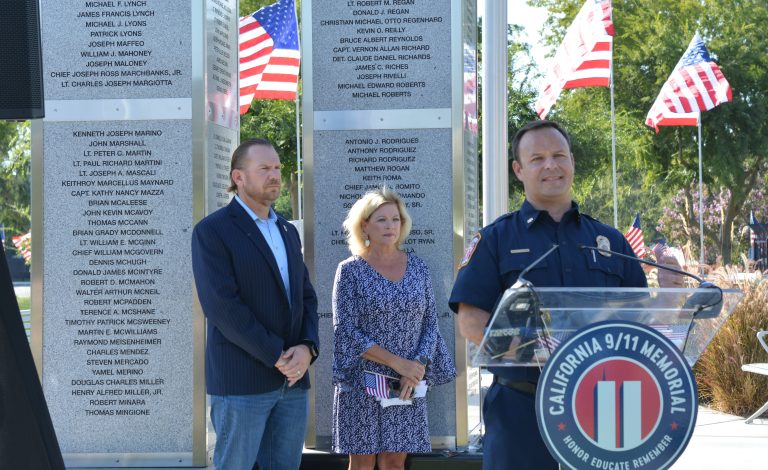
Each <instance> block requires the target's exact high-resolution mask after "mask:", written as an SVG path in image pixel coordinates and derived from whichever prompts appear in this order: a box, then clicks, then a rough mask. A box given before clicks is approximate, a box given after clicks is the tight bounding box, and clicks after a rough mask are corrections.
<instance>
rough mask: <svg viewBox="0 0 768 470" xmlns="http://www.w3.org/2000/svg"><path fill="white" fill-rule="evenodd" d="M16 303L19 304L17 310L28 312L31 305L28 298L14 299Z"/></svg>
mask: <svg viewBox="0 0 768 470" xmlns="http://www.w3.org/2000/svg"><path fill="white" fill-rule="evenodd" d="M16 301H17V302H18V303H19V310H29V309H30V306H31V304H32V302H31V299H30V298H29V297H16Z"/></svg>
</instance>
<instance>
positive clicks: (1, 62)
mask: <svg viewBox="0 0 768 470" xmlns="http://www.w3.org/2000/svg"><path fill="white" fill-rule="evenodd" d="M42 117H45V108H44V100H43V60H42V57H41V52H40V10H39V6H38V0H4V1H3V2H2V12H0V119H37V118H42Z"/></svg>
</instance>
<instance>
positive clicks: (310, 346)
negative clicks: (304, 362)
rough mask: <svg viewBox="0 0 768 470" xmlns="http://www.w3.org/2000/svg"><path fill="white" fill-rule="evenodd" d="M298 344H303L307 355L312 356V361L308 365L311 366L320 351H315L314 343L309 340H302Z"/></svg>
mask: <svg viewBox="0 0 768 470" xmlns="http://www.w3.org/2000/svg"><path fill="white" fill-rule="evenodd" d="M300 344H303V345H304V346H306V347H307V349H309V355H310V356H312V360H311V361H310V362H309V363H310V364H312V363H313V362H315V359H317V356H319V355H320V351H319V350H318V349H317V345H316V344H315V342H314V341H310V340H304V341H302V342H301V343H300Z"/></svg>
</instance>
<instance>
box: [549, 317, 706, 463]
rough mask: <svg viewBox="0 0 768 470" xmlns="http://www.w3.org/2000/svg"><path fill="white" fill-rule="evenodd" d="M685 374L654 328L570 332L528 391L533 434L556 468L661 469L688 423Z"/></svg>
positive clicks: (693, 394)
mask: <svg viewBox="0 0 768 470" xmlns="http://www.w3.org/2000/svg"><path fill="white" fill-rule="evenodd" d="M697 408H698V396H697V391H696V381H695V380H694V378H693V373H692V372H691V368H690V367H689V366H688V363H687V361H686V360H685V358H684V357H683V355H682V354H681V353H680V351H679V350H678V349H677V348H676V347H675V345H674V344H672V342H671V341H669V340H668V339H667V338H665V337H664V336H662V335H661V334H660V333H658V332H657V331H656V330H654V329H651V328H649V327H646V326H643V325H640V324H638V323H633V322H624V321H606V322H600V323H595V324H593V325H590V326H587V327H586V328H583V329H581V330H579V331H577V332H576V334H574V335H573V336H572V337H571V338H569V339H568V340H567V341H566V342H564V343H563V344H562V345H560V347H558V348H557V349H556V350H555V351H554V353H553V354H552V357H551V358H550V359H549V361H547V363H546V365H545V367H544V370H543V371H542V373H541V377H540V379H539V385H538V389H537V391H536V417H537V419H538V422H539V432H540V433H541V436H542V438H543V439H544V442H545V443H546V445H547V447H548V448H549V452H550V453H551V454H552V456H553V457H554V458H555V459H556V460H557V461H559V462H560V463H561V464H562V465H563V466H564V467H566V468H572V469H585V468H595V469H602V470H637V469H654V470H655V469H665V468H668V467H670V466H671V465H672V464H673V463H674V462H675V460H677V458H678V457H679V456H680V455H681V454H682V453H683V450H684V449H685V447H686V446H687V445H688V441H689V440H690V439H691V435H692V434H693V429H694V426H695V425H696V412H697Z"/></svg>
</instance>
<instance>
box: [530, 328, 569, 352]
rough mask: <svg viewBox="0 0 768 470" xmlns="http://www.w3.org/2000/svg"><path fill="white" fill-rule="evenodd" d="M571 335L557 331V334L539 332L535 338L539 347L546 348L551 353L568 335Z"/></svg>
mask: <svg viewBox="0 0 768 470" xmlns="http://www.w3.org/2000/svg"><path fill="white" fill-rule="evenodd" d="M571 333H573V332H572V331H557V332H554V333H553V332H549V331H541V332H539V337H538V338H537V341H538V345H539V347H542V348H547V349H549V350H550V351H553V350H555V349H557V347H558V346H560V344H562V342H563V341H565V340H566V339H567V338H568V337H569V336H570V335H571Z"/></svg>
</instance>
